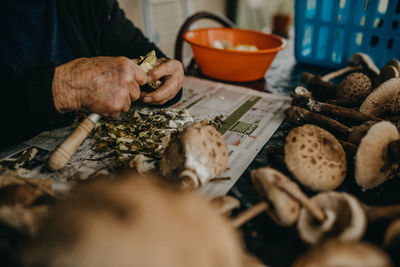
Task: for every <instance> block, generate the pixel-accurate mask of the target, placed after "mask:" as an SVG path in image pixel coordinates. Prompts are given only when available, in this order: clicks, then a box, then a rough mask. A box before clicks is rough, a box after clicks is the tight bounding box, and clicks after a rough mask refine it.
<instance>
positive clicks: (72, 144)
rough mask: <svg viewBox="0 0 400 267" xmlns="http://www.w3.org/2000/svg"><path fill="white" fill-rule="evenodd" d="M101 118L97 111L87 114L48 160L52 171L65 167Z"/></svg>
mask: <svg viewBox="0 0 400 267" xmlns="http://www.w3.org/2000/svg"><path fill="white" fill-rule="evenodd" d="M100 118H101V116H100V115H99V114H96V113H92V114H90V115H89V116H87V117H86V118H85V119H84V120H83V121H82V122H81V123H80V124H79V125H78V127H77V128H76V129H75V130H74V131H73V132H72V133H71V134H70V135H69V136H68V137H67V139H65V140H64V142H62V143H61V144H60V145H59V146H58V147H57V149H56V150H55V151H54V152H53V154H51V156H50V158H49V161H48V167H49V169H50V170H51V171H58V170H61V169H62V168H64V166H65V165H66V164H67V162H68V161H69V159H70V158H71V157H72V155H74V153H75V152H76V150H78V148H79V146H80V145H81V144H82V143H83V141H84V140H85V139H86V137H88V135H89V134H90V133H91V132H92V130H93V128H94V126H95V125H96V122H98V121H99V119H100Z"/></svg>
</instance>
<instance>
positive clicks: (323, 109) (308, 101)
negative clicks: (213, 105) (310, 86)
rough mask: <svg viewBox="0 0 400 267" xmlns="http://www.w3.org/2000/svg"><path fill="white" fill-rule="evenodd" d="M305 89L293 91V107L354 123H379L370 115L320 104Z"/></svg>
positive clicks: (299, 88) (378, 119) (377, 119)
mask: <svg viewBox="0 0 400 267" xmlns="http://www.w3.org/2000/svg"><path fill="white" fill-rule="evenodd" d="M305 90H306V91H308V90H307V89H306V88H304V87H301V86H298V87H297V88H296V89H295V90H294V92H295V93H294V96H293V103H294V105H297V106H300V107H302V108H305V109H307V110H309V111H311V112H315V113H319V114H322V115H327V116H333V117H339V118H343V119H345V120H351V121H355V122H360V123H363V122H366V121H381V120H382V119H380V118H377V117H375V116H372V115H367V114H364V113H362V112H359V111H357V110H354V109H350V108H345V107H342V106H337V105H333V104H327V103H322V102H319V101H316V100H314V99H312V98H311V97H310V94H309V93H306V92H305Z"/></svg>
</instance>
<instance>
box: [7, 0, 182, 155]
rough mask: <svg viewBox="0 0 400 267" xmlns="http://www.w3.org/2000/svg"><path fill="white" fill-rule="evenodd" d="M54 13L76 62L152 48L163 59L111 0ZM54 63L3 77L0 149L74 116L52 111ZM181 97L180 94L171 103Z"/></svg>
mask: <svg viewBox="0 0 400 267" xmlns="http://www.w3.org/2000/svg"><path fill="white" fill-rule="evenodd" d="M57 12H58V22H59V23H60V25H61V30H62V31H63V34H64V35H65V37H66V39H67V41H68V43H69V46H70V47H71V48H72V51H73V53H74V54H75V56H76V58H80V57H95V56H126V57H129V58H138V57H139V56H141V55H145V54H146V53H147V52H149V51H150V50H152V49H155V50H156V52H157V54H158V56H164V55H163V54H162V52H161V51H159V50H158V48H157V47H156V46H155V45H154V44H153V43H151V42H150V41H149V40H148V39H147V38H146V37H145V36H144V35H143V34H142V32H141V31H140V30H139V29H137V28H136V27H134V26H133V24H132V23H131V22H130V21H129V20H127V19H126V17H125V14H124V12H123V11H122V10H121V9H120V8H119V6H118V3H117V1H115V0H57ZM57 64H58V63H57V62H49V63H45V64H43V65H40V66H35V67H33V68H31V69H29V70H28V71H26V72H24V73H23V74H22V75H20V76H18V77H2V78H1V84H0V99H1V102H0V103H1V106H0V114H1V120H0V123H1V126H0V148H1V147H6V146H10V145H12V144H15V143H18V142H21V141H24V140H26V139H29V138H31V137H33V136H34V135H36V134H38V133H40V132H42V131H44V130H48V129H51V128H56V127H60V126H64V125H67V124H70V123H71V122H72V117H73V115H72V114H60V113H58V112H57V111H56V110H55V108H54V104H53V98H52V91H51V87H52V81H53V75H54V70H55V67H56V66H57ZM180 96H181V92H180V93H179V94H178V95H177V97H176V98H175V99H173V101H175V102H176V100H177V99H178V98H179V97H180Z"/></svg>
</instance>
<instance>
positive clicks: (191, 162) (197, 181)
mask: <svg viewBox="0 0 400 267" xmlns="http://www.w3.org/2000/svg"><path fill="white" fill-rule="evenodd" d="M160 168H161V172H162V174H163V175H164V176H166V177H168V178H170V179H172V180H173V181H175V182H177V183H179V184H180V185H181V187H183V188H188V189H193V188H197V187H200V186H202V185H204V184H206V183H207V182H209V180H210V179H212V178H218V177H219V176H220V175H222V174H223V173H224V172H225V171H226V170H227V168H228V146H227V145H226V143H225V141H224V138H223V137H222V135H221V134H220V133H219V132H218V131H217V130H216V129H215V128H214V127H212V126H210V125H207V124H204V123H195V124H193V125H191V126H189V127H187V128H185V129H184V130H183V132H182V133H181V134H180V135H179V136H177V137H175V138H174V139H172V140H171V142H170V143H169V145H168V147H167V149H166V151H165V153H164V155H163V156H162V159H161V162H160Z"/></svg>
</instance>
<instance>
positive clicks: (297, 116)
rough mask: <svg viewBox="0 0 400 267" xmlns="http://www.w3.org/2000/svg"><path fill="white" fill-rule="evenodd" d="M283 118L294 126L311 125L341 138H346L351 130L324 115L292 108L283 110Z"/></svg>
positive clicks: (295, 107)
mask: <svg viewBox="0 0 400 267" xmlns="http://www.w3.org/2000/svg"><path fill="white" fill-rule="evenodd" d="M285 117H286V119H287V120H288V121H290V122H293V123H296V124H299V125H301V124H306V123H312V124H315V125H318V126H320V127H322V128H324V129H326V130H328V131H334V132H336V133H338V134H340V135H341V136H346V137H347V136H348V135H349V134H350V133H351V131H352V130H351V128H349V127H347V126H346V125H344V124H342V123H340V122H338V121H336V120H334V119H331V118H329V117H326V116H324V115H321V114H318V113H314V112H311V111H308V110H307V109H304V108H300V107H297V106H292V107H290V108H288V109H287V110H285Z"/></svg>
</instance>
